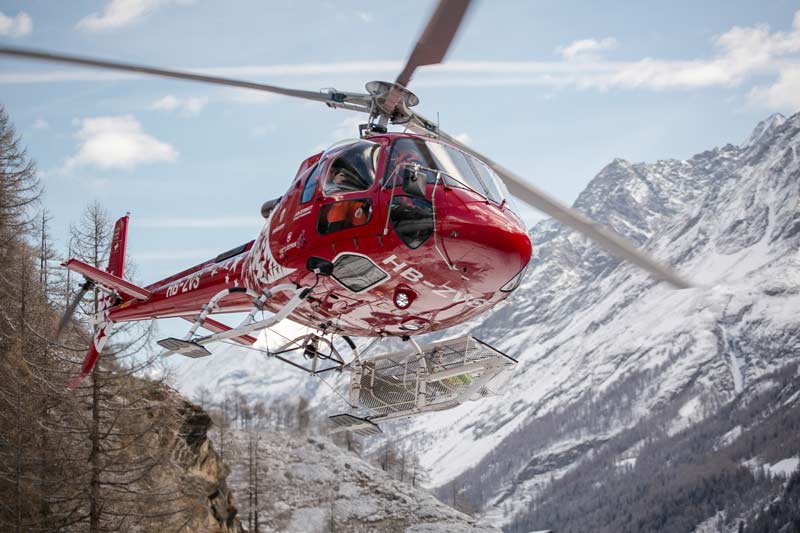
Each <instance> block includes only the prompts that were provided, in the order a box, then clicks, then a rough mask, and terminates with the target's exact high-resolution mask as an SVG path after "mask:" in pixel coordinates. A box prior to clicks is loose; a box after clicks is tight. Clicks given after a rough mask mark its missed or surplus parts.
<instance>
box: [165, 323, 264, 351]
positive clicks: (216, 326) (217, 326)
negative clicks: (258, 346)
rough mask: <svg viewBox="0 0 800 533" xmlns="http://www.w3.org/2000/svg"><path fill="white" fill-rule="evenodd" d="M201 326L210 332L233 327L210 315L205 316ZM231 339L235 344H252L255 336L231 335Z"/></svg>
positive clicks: (219, 331) (227, 329)
mask: <svg viewBox="0 0 800 533" xmlns="http://www.w3.org/2000/svg"><path fill="white" fill-rule="evenodd" d="M181 318H182V319H184V320H187V321H189V322H194V321H195V317H193V316H182V317H181ZM202 327H204V328H205V329H207V330H208V331H210V332H212V333H222V332H223V331H230V330H232V329H233V328H232V327H230V326H229V325H227V324H223V323H222V322H218V321H216V320H214V319H213V318H210V317H206V319H205V320H204V321H203V324H202ZM231 340H232V341H233V342H235V343H237V344H241V345H242V346H252V345H253V344H255V342H256V338H255V337H251V336H250V335H242V336H241V337H233V338H232V339H231Z"/></svg>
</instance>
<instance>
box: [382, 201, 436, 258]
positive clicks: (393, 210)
mask: <svg viewBox="0 0 800 533" xmlns="http://www.w3.org/2000/svg"><path fill="white" fill-rule="evenodd" d="M389 221H390V222H391V224H392V228H393V229H394V231H395V233H397V236H398V237H400V240H402V241H403V242H404V243H405V244H406V246H408V247H409V248H419V247H420V246H422V244H423V243H424V242H425V241H427V240H428V238H429V237H430V236H431V235H432V234H433V206H432V205H431V203H430V202H429V201H427V200H424V199H422V198H417V197H415V196H395V197H394V198H392V203H391V205H390V206H389Z"/></svg>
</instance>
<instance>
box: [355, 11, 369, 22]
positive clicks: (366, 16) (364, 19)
mask: <svg viewBox="0 0 800 533" xmlns="http://www.w3.org/2000/svg"><path fill="white" fill-rule="evenodd" d="M356 16H357V17H358V18H359V19H360V20H361V22H364V23H370V22H372V18H373V17H372V13H369V12H368V11H358V12H356Z"/></svg>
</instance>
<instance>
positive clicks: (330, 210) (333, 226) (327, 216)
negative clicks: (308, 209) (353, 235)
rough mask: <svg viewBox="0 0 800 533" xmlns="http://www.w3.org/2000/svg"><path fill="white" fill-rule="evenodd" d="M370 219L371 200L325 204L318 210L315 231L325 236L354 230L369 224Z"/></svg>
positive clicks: (363, 199) (362, 199)
mask: <svg viewBox="0 0 800 533" xmlns="http://www.w3.org/2000/svg"><path fill="white" fill-rule="evenodd" d="M371 217H372V200H370V199H369V198H361V199H358V200H343V201H341V202H334V203H332V204H326V205H324V206H322V208H321V209H320V210H319V220H318V221H317V231H319V233H320V234H322V235H325V234H326V233H332V232H334V231H340V230H343V229H350V228H356V227H358V226H363V225H364V224H366V223H367V222H369V220H370V218H371Z"/></svg>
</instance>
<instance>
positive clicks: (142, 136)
mask: <svg viewBox="0 0 800 533" xmlns="http://www.w3.org/2000/svg"><path fill="white" fill-rule="evenodd" d="M79 124H80V126H81V129H80V131H79V132H78V134H77V137H78V139H79V148H78V153H77V154H75V155H74V156H72V157H70V158H69V159H67V161H66V163H65V165H64V168H65V170H70V169H72V168H74V167H79V166H95V167H99V168H101V169H115V168H119V169H131V168H134V167H135V166H137V165H141V164H147V163H156V162H159V161H174V160H175V159H177V157H178V152H177V151H175V149H174V148H173V147H172V146H170V145H169V144H167V143H165V142H162V141H159V140H158V139H156V138H155V137H152V136H150V135H148V134H146V133H145V132H144V131H142V126H141V124H139V122H138V121H137V120H136V119H135V118H134V117H133V116H132V115H121V116H111V117H95V118H85V119H83V120H81V121H80V122H79Z"/></svg>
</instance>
